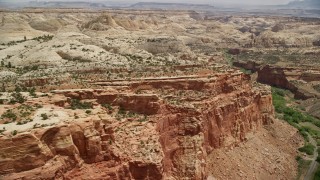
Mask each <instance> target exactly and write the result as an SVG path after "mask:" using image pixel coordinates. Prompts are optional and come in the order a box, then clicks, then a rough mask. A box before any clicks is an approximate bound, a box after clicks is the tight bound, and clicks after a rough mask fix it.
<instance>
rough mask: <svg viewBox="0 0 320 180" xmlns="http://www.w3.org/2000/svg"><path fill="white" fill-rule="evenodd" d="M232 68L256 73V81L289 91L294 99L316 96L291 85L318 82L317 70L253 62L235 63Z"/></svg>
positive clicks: (318, 74)
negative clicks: (300, 82) (299, 82)
mask: <svg viewBox="0 0 320 180" xmlns="http://www.w3.org/2000/svg"><path fill="white" fill-rule="evenodd" d="M233 65H234V66H237V67H240V68H244V69H246V70H251V71H252V72H257V74H258V77H257V81H258V82H260V83H264V84H268V85H271V86H275V87H279V88H282V89H287V90H290V91H291V92H292V93H293V94H294V97H295V98H296V99H302V100H306V99H310V98H313V97H316V96H317V95H316V94H315V93H313V92H308V91H306V90H305V89H302V88H300V87H299V85H297V84H295V83H293V82H294V81H302V82H313V81H319V79H320V73H319V71H318V70H316V69H314V70H310V69H303V68H301V69H299V68H285V67H276V66H270V65H262V64H260V63H256V62H254V61H248V62H244V61H236V62H234V63H233Z"/></svg>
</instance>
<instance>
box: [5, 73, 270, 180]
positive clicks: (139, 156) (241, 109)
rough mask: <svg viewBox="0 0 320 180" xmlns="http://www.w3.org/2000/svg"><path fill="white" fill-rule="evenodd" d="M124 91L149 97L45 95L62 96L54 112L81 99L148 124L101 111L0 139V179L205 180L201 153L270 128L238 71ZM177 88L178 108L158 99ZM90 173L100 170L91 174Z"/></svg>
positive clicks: (265, 94) (262, 99) (266, 106)
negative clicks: (182, 94) (134, 115)
mask: <svg viewBox="0 0 320 180" xmlns="http://www.w3.org/2000/svg"><path fill="white" fill-rule="evenodd" d="M127 85H128V83H127V84H126V85H125V87H126V88H127V87H129V89H136V88H140V89H141V88H142V87H145V89H148V90H149V91H152V93H151V92H149V94H134V93H133V92H131V93H129V92H127V93H123V92H122V93H120V92H114V91H107V90H103V89H100V90H98V89H97V90H63V91H55V92H54V93H53V95H52V96H53V97H55V96H59V97H61V96H63V97H65V99H66V100H65V101H59V103H58V105H59V106H62V107H66V106H68V103H69V102H70V99H79V100H82V101H83V100H84V101H88V100H89V101H93V102H95V108H98V107H99V108H101V106H100V104H110V105H112V106H119V107H121V108H123V109H124V110H126V111H130V112H134V113H138V114H141V115H144V116H145V117H147V118H148V121H146V122H145V121H139V122H138V121H136V120H134V119H133V118H125V119H123V120H117V119H116V117H113V116H111V115H108V113H107V112H106V113H105V114H93V115H88V117H87V118H85V119H81V118H80V119H76V120H74V121H68V122H67V121H65V122H63V123H62V124H59V125H54V126H50V127H46V128H40V129H32V130H30V131H29V132H25V133H21V134H20V133H19V134H18V135H16V136H1V137H0V157H1V161H0V174H1V176H2V177H3V178H5V179H15V178H26V179H36V178H37V177H39V176H40V174H41V177H43V178H44V179H51V178H65V179H74V178H103V179H124V178H125V179H139V180H140V179H199V180H200V179H206V178H207V177H208V170H207V167H206V162H207V157H208V154H210V153H211V152H212V151H213V150H214V149H218V148H222V147H233V146H237V145H239V144H241V143H243V141H246V136H247V135H248V134H252V133H255V132H257V131H259V129H261V128H262V127H263V126H264V125H269V124H272V123H273V117H274V110H273V106H272V97H271V93H270V89H269V88H268V87H265V86H262V85H259V86H255V87H252V84H251V82H250V77H249V76H248V75H245V74H243V73H239V72H230V73H219V74H214V75H212V76H210V77H194V78H189V79H187V78H181V79H179V78H177V79H174V80H172V79H158V80H149V81H147V80H146V81H141V82H133V83H129V86H127ZM181 90H183V91H184V92H185V93H186V95H185V97H179V99H178V100H177V102H178V101H181V102H180V104H179V105H175V104H172V103H169V100H168V99H166V98H165V97H166V95H167V94H166V93H165V92H163V94H161V92H162V91H167V93H169V94H170V93H173V92H175V91H181ZM192 94H197V95H198V96H197V97H194V95H192ZM177 97H178V96H177ZM59 106H57V107H59ZM59 108H60V107H59ZM119 129H120V130H119ZM82 167H85V168H82ZM93 167H100V169H99V173H98V169H94V168H93ZM90 169H92V172H89V170H90ZM87 171H88V172H87ZM85 172H86V173H85Z"/></svg>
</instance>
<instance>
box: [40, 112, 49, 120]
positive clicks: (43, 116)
mask: <svg viewBox="0 0 320 180" xmlns="http://www.w3.org/2000/svg"><path fill="white" fill-rule="evenodd" d="M40 116H41V117H42V120H47V119H49V117H48V115H47V114H45V113H43V114H41V115H40Z"/></svg>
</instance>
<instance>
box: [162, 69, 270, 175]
mask: <svg viewBox="0 0 320 180" xmlns="http://www.w3.org/2000/svg"><path fill="white" fill-rule="evenodd" d="M213 87H216V88H213ZM204 89H207V90H213V91H215V92H214V93H217V94H216V95H215V96H212V97H208V99H207V100H205V101H203V102H202V105H203V106H201V107H199V109H197V108H176V107H171V106H168V107H167V108H166V109H165V110H164V112H162V113H161V114H168V115H167V116H166V117H162V118H160V121H158V130H159V133H160V142H161V144H162V148H163V151H164V155H165V156H164V160H163V166H164V172H165V173H166V176H165V177H166V178H167V179H170V178H173V179H205V178H207V171H206V158H207V155H208V154H210V153H211V151H212V150H213V149H216V148H220V147H230V146H235V145H237V144H238V143H240V142H242V141H244V140H245V139H246V134H247V133H249V132H255V131H257V130H258V129H259V128H260V127H262V126H263V125H267V124H270V123H272V122H273V107H272V105H271V103H272V102H271V101H272V98H271V96H270V92H266V93H263V92H261V91H258V90H253V89H252V88H251V87H250V85H249V77H248V76H245V75H243V74H238V75H233V76H220V77H218V78H217V79H215V80H212V81H209V82H207V83H205V85H204Z"/></svg>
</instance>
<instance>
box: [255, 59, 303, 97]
mask: <svg viewBox="0 0 320 180" xmlns="http://www.w3.org/2000/svg"><path fill="white" fill-rule="evenodd" d="M257 81H258V82H261V83H264V84H269V85H271V86H276V87H280V88H284V89H288V90H290V91H292V92H295V91H297V88H296V87H295V86H294V85H293V84H291V83H290V82H289V81H288V79H287V77H286V75H285V73H284V70H283V69H282V68H280V67H279V68H277V67H271V66H268V65H266V66H264V67H263V68H261V70H259V71H258V78H257Z"/></svg>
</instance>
